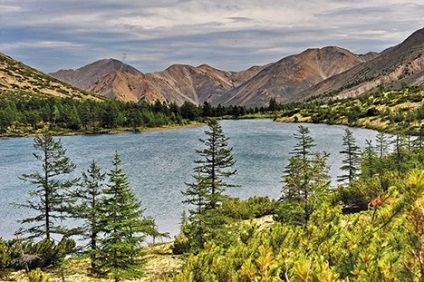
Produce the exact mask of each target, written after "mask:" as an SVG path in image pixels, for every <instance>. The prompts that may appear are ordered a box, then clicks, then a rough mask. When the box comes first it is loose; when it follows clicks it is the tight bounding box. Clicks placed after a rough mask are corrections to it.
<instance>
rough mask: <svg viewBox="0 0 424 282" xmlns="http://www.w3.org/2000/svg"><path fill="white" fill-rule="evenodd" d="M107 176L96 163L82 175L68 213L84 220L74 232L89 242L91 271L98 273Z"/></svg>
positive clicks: (72, 195) (74, 191) (87, 245)
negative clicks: (102, 199) (103, 198)
mask: <svg viewBox="0 0 424 282" xmlns="http://www.w3.org/2000/svg"><path fill="white" fill-rule="evenodd" d="M105 178H106V174H105V173H103V172H102V171H101V169H100V167H99V166H98V165H97V163H96V162H95V161H93V162H92V163H91V165H90V167H89V168H88V169H87V171H86V172H83V173H82V180H81V181H80V183H79V184H78V187H77V188H76V189H74V190H73V191H72V193H71V194H70V197H71V205H70V206H69V207H68V212H69V213H70V215H71V216H72V217H73V218H76V219H80V220H83V224H81V225H80V226H79V227H78V228H75V229H74V230H73V232H72V233H73V234H74V235H79V236H81V237H82V239H83V240H88V242H87V244H86V246H85V247H88V254H89V256H90V260H91V268H90V271H91V272H92V273H97V272H98V269H97V264H98V263H97V260H98V259H97V241H98V237H99V233H100V232H101V222H100V220H101V216H102V212H103V209H102V208H103V207H102V206H101V203H102V201H101V197H102V195H103V194H102V189H103V186H104V185H105V184H104V180H105Z"/></svg>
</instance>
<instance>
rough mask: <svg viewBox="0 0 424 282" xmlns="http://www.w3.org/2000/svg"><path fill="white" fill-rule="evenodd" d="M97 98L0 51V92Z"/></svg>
mask: <svg viewBox="0 0 424 282" xmlns="http://www.w3.org/2000/svg"><path fill="white" fill-rule="evenodd" d="M2 91H6V92H8V93H11V92H16V93H17V94H21V93H22V92H27V93H37V94H44V95H53V96H58V97H71V98H92V99H99V97H95V96H93V95H90V94H88V93H86V92H84V91H82V90H81V89H78V88H76V87H74V86H71V85H69V84H67V83H64V82H62V81H60V80H58V79H55V78H53V77H51V76H48V75H46V74H44V73H42V72H40V71H38V70H36V69H33V68H31V67H29V66H27V65H25V64H23V63H21V62H18V61H16V60H14V59H12V58H11V57H9V56H6V55H4V54H3V53H0V92H2Z"/></svg>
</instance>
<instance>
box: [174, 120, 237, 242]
mask: <svg viewBox="0 0 424 282" xmlns="http://www.w3.org/2000/svg"><path fill="white" fill-rule="evenodd" d="M205 134H206V136H207V138H206V139H200V142H202V143H203V144H204V145H205V148H203V149H202V150H196V153H197V154H199V155H200V156H201V159H199V160H196V161H195V163H196V164H197V166H196V167H195V168H194V172H195V174H194V175H193V178H194V182H193V183H186V185H187V189H186V190H185V191H183V192H182V193H183V195H184V196H185V197H186V199H185V200H184V201H183V202H184V203H186V204H189V205H191V206H193V207H194V208H193V209H191V210H189V223H190V224H189V226H188V227H189V228H187V229H189V231H188V232H187V234H186V236H187V237H189V239H191V241H192V243H194V245H195V246H197V247H202V246H203V242H204V239H203V238H204V235H205V234H208V233H211V232H212V231H213V230H212V229H213V228H212V226H217V225H220V224H222V222H223V220H224V219H223V218H222V217H221V216H220V214H219V212H218V211H217V208H218V207H219V206H220V205H221V203H222V200H223V198H224V195H223V193H224V191H225V188H228V187H237V185H233V184H229V183H227V182H226V181H225V179H226V178H228V177H230V176H232V175H234V174H235V173H236V170H235V169H233V166H234V164H235V160H234V157H233V154H232V148H230V147H228V140H229V138H227V137H226V136H225V134H224V133H223V130H222V127H221V126H220V124H219V122H218V121H217V120H216V119H210V120H208V130H207V131H205Z"/></svg>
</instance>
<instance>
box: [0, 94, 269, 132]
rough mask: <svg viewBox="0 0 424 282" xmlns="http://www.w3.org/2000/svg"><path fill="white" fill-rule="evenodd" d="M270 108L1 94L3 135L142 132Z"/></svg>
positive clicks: (0, 126) (0, 116)
mask: <svg viewBox="0 0 424 282" xmlns="http://www.w3.org/2000/svg"><path fill="white" fill-rule="evenodd" d="M268 111H269V107H256V108H246V107H243V106H226V107H224V106H221V105H218V106H216V107H214V106H212V105H211V104H210V103H208V102H204V103H203V105H201V106H196V105H194V104H193V103H191V102H184V103H183V104H182V105H180V106H179V105H177V104H175V103H162V102H160V101H159V100H158V101H156V102H155V103H147V102H146V101H142V102H140V103H126V102H121V101H117V100H114V99H105V100H104V101H103V100H102V101H95V100H90V99H81V100H77V99H72V98H58V97H52V96H42V95H36V94H31V95H29V94H25V92H23V93H20V95H17V94H16V93H7V92H2V93H0V135H22V134H25V133H31V132H40V131H42V130H49V131H51V132H55V131H56V132H57V131H61V130H62V131H63V130H67V131H77V132H78V131H80V132H86V133H101V132H107V131H110V130H113V129H117V128H126V129H127V130H131V131H138V130H140V129H142V128H144V127H160V126H166V125H182V124H186V123H189V122H193V121H203V119H204V118H208V117H223V116H229V117H235V118H238V117H241V116H244V115H247V114H255V113H265V112H268Z"/></svg>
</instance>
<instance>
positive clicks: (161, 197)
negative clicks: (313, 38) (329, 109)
mask: <svg viewBox="0 0 424 282" xmlns="http://www.w3.org/2000/svg"><path fill="white" fill-rule="evenodd" d="M221 125H222V128H223V130H224V133H225V134H226V136H227V137H229V138H230V140H229V145H230V146H231V147H233V153H234V158H235V159H236V161H237V163H236V165H235V168H236V169H237V171H238V173H237V175H235V176H234V177H232V179H230V180H229V181H228V182H230V183H234V184H240V185H241V187H237V188H229V189H228V190H227V194H229V195H231V196H235V197H240V198H247V197H250V196H254V195H260V196H269V197H271V198H275V199H276V198H279V197H280V192H281V187H282V183H281V179H282V174H283V170H284V167H285V166H286V165H287V163H288V158H289V152H290V151H291V150H292V149H293V146H294V144H295V143H296V140H295V139H294V137H293V134H294V133H296V131H297V127H298V126H299V124H285V123H277V122H273V121H272V120H268V119H258V120H224V121H222V122H221ZM304 126H307V127H308V128H309V129H310V131H311V135H312V136H313V138H314V139H315V141H316V144H317V146H316V147H315V148H316V150H318V151H323V150H325V151H326V152H328V153H330V158H329V160H328V165H330V166H331V170H330V175H331V176H332V178H333V185H335V183H336V181H335V179H336V177H337V176H338V175H340V174H341V173H340V170H339V167H340V166H341V161H342V159H343V158H342V157H341V156H340V155H339V153H338V152H339V151H340V150H341V149H342V143H343V140H342V137H343V135H344V130H345V127H343V126H336V125H331V126H330V125H323V124H305V125H304ZM206 129H207V127H205V126H202V127H189V128H177V129H170V130H159V131H148V132H142V133H137V134H117V135H93V136H88V135H83V136H64V137H60V138H61V140H62V143H63V145H64V147H65V148H67V155H68V156H69V157H70V158H71V159H72V161H73V162H74V163H75V164H76V165H77V170H76V172H75V176H78V177H79V175H80V174H81V171H85V170H86V169H87V167H88V166H89V164H90V163H91V162H92V161H93V160H95V161H96V162H97V163H98V164H99V165H100V166H101V167H102V169H103V170H104V171H108V170H110V169H111V167H112V166H111V162H112V159H113V155H114V153H115V151H118V153H119V154H120V155H121V159H122V162H123V169H124V172H125V173H126V174H127V176H128V179H129V181H130V184H131V187H132V188H133V189H134V191H135V193H136V195H137V197H138V199H139V200H141V202H142V207H143V208H144V209H145V215H148V216H153V217H154V218H155V219H156V223H157V224H158V226H159V230H160V231H161V232H165V231H167V232H170V234H171V235H172V236H174V235H176V234H177V233H178V232H179V222H180V218H181V213H182V211H183V210H184V209H186V208H187V206H186V205H184V204H182V200H183V196H182V195H181V190H185V189H186V186H185V184H184V183H185V182H192V178H191V175H192V174H193V168H194V166H195V164H194V160H196V159H198V155H197V154H196V153H195V150H196V149H202V148H203V146H202V145H203V144H202V143H201V142H199V140H198V139H199V138H204V137H205V134H204V131H205V130H206ZM351 130H352V132H353V134H354V137H355V138H356V141H357V144H358V145H359V146H360V147H361V148H364V146H365V140H366V139H370V140H375V136H376V134H377V132H376V131H373V130H367V129H359V128H351ZM32 143H33V138H16V139H3V140H0V216H1V218H2V224H1V225H0V237H3V238H4V239H11V238H13V237H14V236H13V234H14V232H15V231H16V230H17V229H18V228H19V224H18V223H17V220H18V219H22V218H25V217H26V216H27V215H28V214H29V212H31V211H29V210H26V209H22V208H18V207H16V206H15V205H13V204H12V203H23V202H25V201H26V199H28V197H29V196H28V191H29V190H30V189H32V187H31V185H30V184H28V183H26V182H24V181H22V180H19V176H20V175H22V174H24V173H32V172H34V171H36V170H39V167H38V164H37V163H36V162H35V158H34V157H33V155H32V153H33V152H34V149H33V146H32ZM374 143H375V142H374Z"/></svg>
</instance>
